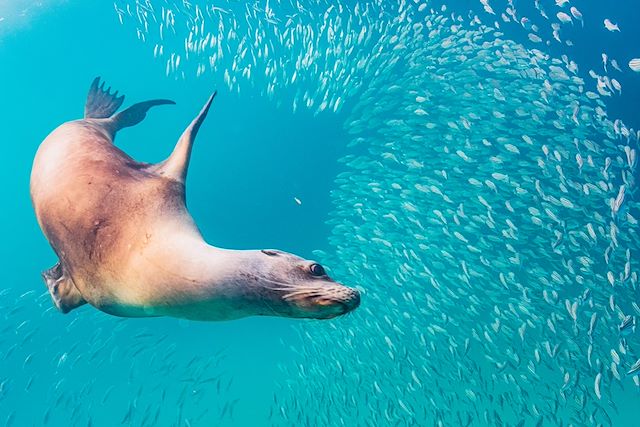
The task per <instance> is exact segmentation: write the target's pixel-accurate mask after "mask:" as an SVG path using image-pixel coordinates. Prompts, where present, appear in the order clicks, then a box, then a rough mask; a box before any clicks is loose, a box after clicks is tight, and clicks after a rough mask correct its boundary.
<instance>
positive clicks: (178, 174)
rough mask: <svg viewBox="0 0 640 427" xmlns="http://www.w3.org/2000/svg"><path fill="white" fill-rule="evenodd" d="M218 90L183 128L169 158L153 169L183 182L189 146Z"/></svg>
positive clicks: (191, 145) (188, 156) (187, 162)
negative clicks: (185, 127) (187, 125)
mask: <svg viewBox="0 0 640 427" xmlns="http://www.w3.org/2000/svg"><path fill="white" fill-rule="evenodd" d="M217 93H218V92H217V91H214V92H213V94H212V95H211V96H210V97H209V100H208V101H207V102H206V104H205V105H204V107H202V110H201V111H200V114H198V116H197V117H196V118H195V119H194V120H193V121H192V122H191V124H190V125H189V127H187V129H185V131H184V132H183V133H182V136H180V139H179V140H178V143H177V144H176V147H175V148H174V149H173V152H172V153H171V155H170V156H169V158H168V159H167V160H165V161H163V162H162V163H158V164H157V165H156V167H155V168H154V170H155V171H156V172H157V173H158V174H160V175H163V176H166V177H167V178H170V179H174V180H176V181H178V182H182V183H184V180H185V178H186V176H187V169H188V168H189V158H190V157H191V148H192V147H193V142H194V141H195V139H196V135H197V134H198V130H199V129H200V126H201V125H202V123H203V122H204V119H205V118H206V117H207V113H209V108H211V103H212V102H213V99H214V98H215V97H216V94H217Z"/></svg>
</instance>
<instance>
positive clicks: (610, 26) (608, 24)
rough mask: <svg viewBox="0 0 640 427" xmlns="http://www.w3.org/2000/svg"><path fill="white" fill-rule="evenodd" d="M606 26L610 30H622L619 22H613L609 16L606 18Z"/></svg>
mask: <svg viewBox="0 0 640 427" xmlns="http://www.w3.org/2000/svg"><path fill="white" fill-rule="evenodd" d="M604 27H605V28H606V29H607V30H609V31H612V32H613V31H618V32H619V31H620V28H619V27H618V24H614V23H613V22H611V20H610V19H609V18H605V20H604Z"/></svg>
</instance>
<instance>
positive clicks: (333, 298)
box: [312, 283, 360, 319]
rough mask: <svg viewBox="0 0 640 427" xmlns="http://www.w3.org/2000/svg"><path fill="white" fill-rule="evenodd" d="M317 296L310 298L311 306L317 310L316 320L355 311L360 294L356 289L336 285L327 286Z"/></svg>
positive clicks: (358, 303)
mask: <svg viewBox="0 0 640 427" xmlns="http://www.w3.org/2000/svg"><path fill="white" fill-rule="evenodd" d="M327 288H328V289H326V290H323V291H322V292H321V293H320V295H319V296H316V297H312V304H313V305H316V306H317V307H318V308H319V310H318V314H319V315H320V316H318V317H317V318H320V319H331V318H333V317H336V316H340V315H342V314H346V313H349V312H350V311H353V310H355V309H356V308H358V306H359V305H360V292H359V291H358V290H357V289H353V288H349V287H347V286H344V285H341V284H338V283H336V285H334V286H328V287H327Z"/></svg>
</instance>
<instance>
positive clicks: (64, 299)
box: [42, 263, 87, 314]
mask: <svg viewBox="0 0 640 427" xmlns="http://www.w3.org/2000/svg"><path fill="white" fill-rule="evenodd" d="M42 278H43V279H44V282H45V283H46V284H47V288H48V289H49V294H50V295H51V299H52V300H53V304H54V305H55V306H56V307H57V308H58V310H60V311H61V312H62V313H65V314H66V313H68V312H70V311H71V310H73V309H74V308H77V307H80V306H81V305H83V304H86V303H87V301H85V299H84V298H83V297H82V295H81V294H80V291H78V288H76V285H74V284H73V281H72V280H71V278H70V277H68V276H67V274H66V273H65V271H64V269H63V268H62V265H60V263H57V264H56V265H54V266H53V267H51V268H50V269H48V270H45V271H43V272H42Z"/></svg>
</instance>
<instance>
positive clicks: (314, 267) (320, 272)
mask: <svg viewBox="0 0 640 427" xmlns="http://www.w3.org/2000/svg"><path fill="white" fill-rule="evenodd" d="M309 273H311V275H312V276H315V277H320V276H324V275H325V274H326V273H325V271H324V267H322V266H321V265H320V264H315V263H314V264H311V265H310V266H309Z"/></svg>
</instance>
